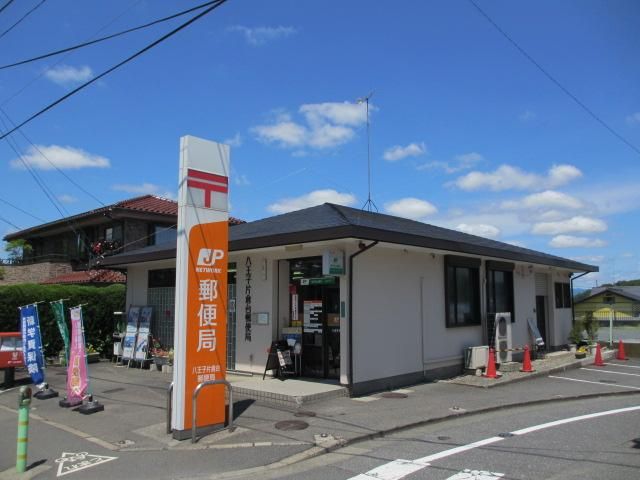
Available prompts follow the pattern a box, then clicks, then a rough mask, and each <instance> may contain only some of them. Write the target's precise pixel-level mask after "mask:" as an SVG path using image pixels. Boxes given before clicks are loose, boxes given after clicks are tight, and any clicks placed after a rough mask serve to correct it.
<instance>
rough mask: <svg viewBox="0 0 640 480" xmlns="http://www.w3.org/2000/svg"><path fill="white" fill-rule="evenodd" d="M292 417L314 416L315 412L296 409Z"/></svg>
mask: <svg viewBox="0 0 640 480" xmlns="http://www.w3.org/2000/svg"><path fill="white" fill-rule="evenodd" d="M293 416H294V417H315V416H316V412H310V411H309V410H298V411H297V412H296V413H294V414H293Z"/></svg>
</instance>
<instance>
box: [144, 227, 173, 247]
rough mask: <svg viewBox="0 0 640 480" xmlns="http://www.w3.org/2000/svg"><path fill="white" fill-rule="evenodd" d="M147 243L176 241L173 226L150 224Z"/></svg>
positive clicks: (159, 243) (157, 243)
mask: <svg viewBox="0 0 640 480" xmlns="http://www.w3.org/2000/svg"><path fill="white" fill-rule="evenodd" d="M150 229H151V233H150V235H149V245H161V244H163V243H176V242H177V239H178V232H177V230H176V227H175V226H169V225H151V227H150Z"/></svg>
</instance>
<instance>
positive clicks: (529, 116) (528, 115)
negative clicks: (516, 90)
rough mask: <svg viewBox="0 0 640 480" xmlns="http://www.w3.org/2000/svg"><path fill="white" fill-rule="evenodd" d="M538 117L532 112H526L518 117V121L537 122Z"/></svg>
mask: <svg viewBox="0 0 640 480" xmlns="http://www.w3.org/2000/svg"><path fill="white" fill-rule="evenodd" d="M536 117H537V115H536V114H535V113H534V112H532V111H531V110H525V111H524V112H522V113H521V114H520V115H518V119H519V120H520V121H522V122H528V121H530V120H535V118H536Z"/></svg>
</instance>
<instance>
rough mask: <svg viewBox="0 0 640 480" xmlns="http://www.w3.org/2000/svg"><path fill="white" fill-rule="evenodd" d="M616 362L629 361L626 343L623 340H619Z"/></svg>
mask: <svg viewBox="0 0 640 480" xmlns="http://www.w3.org/2000/svg"><path fill="white" fill-rule="evenodd" d="M616 360H629V359H628V358H627V356H626V355H625V354H624V343H622V339H621V338H619V339H618V355H616Z"/></svg>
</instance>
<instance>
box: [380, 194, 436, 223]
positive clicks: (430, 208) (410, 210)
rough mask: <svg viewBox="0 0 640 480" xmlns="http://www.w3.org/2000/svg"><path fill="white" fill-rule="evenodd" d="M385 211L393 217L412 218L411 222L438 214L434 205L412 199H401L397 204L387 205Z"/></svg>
mask: <svg viewBox="0 0 640 480" xmlns="http://www.w3.org/2000/svg"><path fill="white" fill-rule="evenodd" d="M384 209H385V211H386V212H387V213H390V214H391V215H396V216H397V217H404V218H410V219H411V220H419V219H421V218H424V217H427V216H429V215H433V214H435V213H437V212H438V209H437V208H436V207H435V206H434V205H433V204H431V203H429V202H427V201H425V200H420V199H419V198H412V197H407V198H401V199H400V200H396V201H395V202H389V203H386V204H385V205H384Z"/></svg>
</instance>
